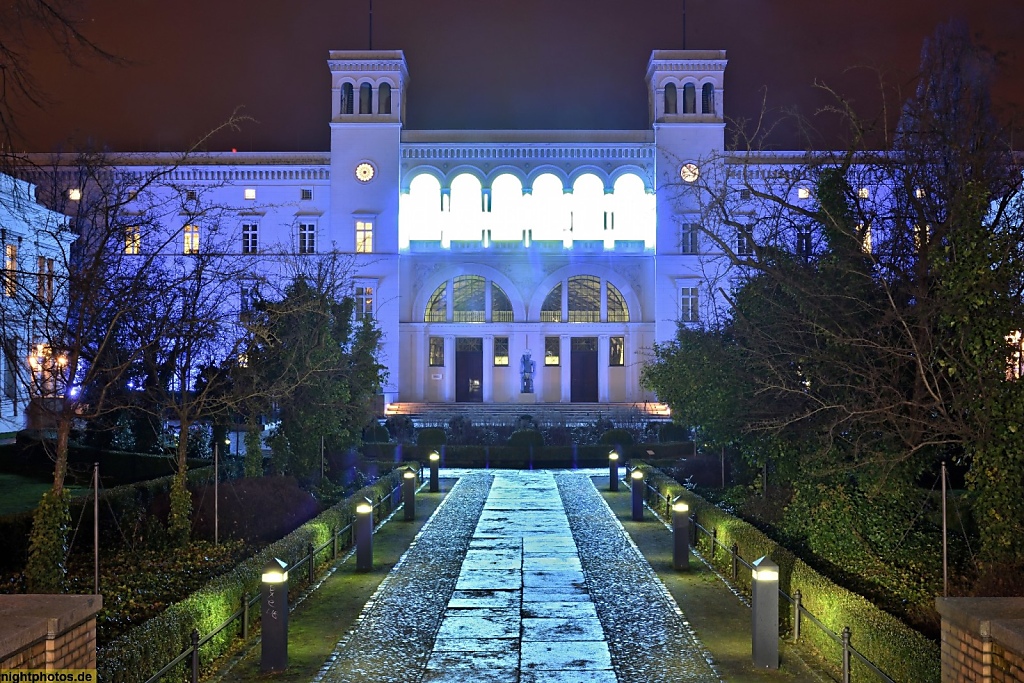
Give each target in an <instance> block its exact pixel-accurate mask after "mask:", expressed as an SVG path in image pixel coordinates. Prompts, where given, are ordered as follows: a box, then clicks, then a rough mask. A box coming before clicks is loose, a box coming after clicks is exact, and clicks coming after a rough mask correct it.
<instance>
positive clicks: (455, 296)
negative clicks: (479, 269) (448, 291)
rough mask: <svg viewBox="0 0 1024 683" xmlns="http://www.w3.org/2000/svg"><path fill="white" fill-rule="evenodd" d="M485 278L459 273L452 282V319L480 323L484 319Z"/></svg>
mask: <svg viewBox="0 0 1024 683" xmlns="http://www.w3.org/2000/svg"><path fill="white" fill-rule="evenodd" d="M485 288H486V282H485V280H484V279H483V278H482V277H480V276H479V275H460V276H458V277H457V278H455V280H454V282H453V283H452V321H453V322H457V323H482V322H484V321H485V320H486V315H487V311H486V305H487V303H486V298H485V296H484V293H485Z"/></svg>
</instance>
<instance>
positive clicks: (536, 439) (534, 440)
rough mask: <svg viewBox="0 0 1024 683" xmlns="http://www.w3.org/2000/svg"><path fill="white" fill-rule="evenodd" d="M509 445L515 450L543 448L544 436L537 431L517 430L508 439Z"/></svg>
mask: <svg viewBox="0 0 1024 683" xmlns="http://www.w3.org/2000/svg"><path fill="white" fill-rule="evenodd" d="M508 445H509V446H512V447H513V448H541V447H543V446H544V435H543V434H541V433H540V432H539V431H537V430H536V429H517V430H516V431H514V432H512V435H511V436H510V437H508Z"/></svg>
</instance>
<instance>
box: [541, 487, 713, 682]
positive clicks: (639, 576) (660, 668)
mask: <svg viewBox="0 0 1024 683" xmlns="http://www.w3.org/2000/svg"><path fill="white" fill-rule="evenodd" d="M555 479H556V481H557V482H558V490H559V493H561V496H562V502H563V504H564V505H565V512H566V514H567V515H568V517H569V526H570V528H571V529H572V535H573V537H574V538H575V539H576V546H577V548H578V549H579V555H580V561H581V562H582V564H583V572H584V574H585V575H586V577H587V588H588V589H589V590H590V595H591V598H592V599H593V601H594V603H595V605H596V607H597V615H598V617H599V618H600V620H601V624H602V625H603V626H604V632H605V637H606V638H607V640H608V647H609V649H610V650H611V654H612V664H613V666H614V669H615V673H616V675H617V677H618V683H670V682H672V683H675V682H677V681H687V682H688V683H705V682H707V683H710V682H712V681H720V680H721V679H720V678H719V676H718V675H717V673H716V672H715V671H714V669H713V668H712V666H711V665H710V664H709V663H708V661H709V659H710V656H709V655H707V654H706V652H705V650H704V648H703V646H702V645H701V644H700V642H699V641H697V639H696V638H695V637H694V635H693V633H692V631H691V630H690V627H689V625H688V624H687V622H686V619H685V617H684V616H683V614H682V612H681V611H680V610H679V607H678V606H677V605H676V603H675V601H674V600H672V598H671V596H670V595H669V593H668V591H667V590H666V589H665V586H664V584H662V583H661V581H660V580H659V579H658V576H657V574H655V573H654V570H653V569H651V566H650V565H649V564H648V563H647V560H645V559H644V557H643V556H642V555H641V554H640V551H639V550H637V548H636V546H635V545H634V544H633V542H632V540H631V539H630V538H629V536H627V535H626V532H625V530H624V529H623V528H622V525H621V524H620V523H619V521H618V520H617V519H616V518H615V515H614V514H613V513H612V511H611V510H610V509H609V508H608V506H607V505H606V504H605V502H604V499H603V498H601V495H600V494H599V493H598V492H597V490H596V489H595V488H594V485H593V483H592V482H591V480H590V478H589V477H588V476H585V475H583V474H579V473H575V472H560V473H558V474H557V475H556V477H555Z"/></svg>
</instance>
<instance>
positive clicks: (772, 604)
mask: <svg viewBox="0 0 1024 683" xmlns="http://www.w3.org/2000/svg"><path fill="white" fill-rule="evenodd" d="M753 567H754V569H753V581H751V594H752V597H751V614H752V617H753V643H752V647H751V650H752V652H753V659H754V666H756V667H759V668H763V669H778V668H779V565H777V564H775V563H774V562H772V561H771V560H769V559H768V558H767V557H762V558H760V559H757V560H754V564H753Z"/></svg>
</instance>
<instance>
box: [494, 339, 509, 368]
mask: <svg viewBox="0 0 1024 683" xmlns="http://www.w3.org/2000/svg"><path fill="white" fill-rule="evenodd" d="M494 364H495V365H497V366H502V367H504V366H507V365H508V337H495V338H494Z"/></svg>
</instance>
